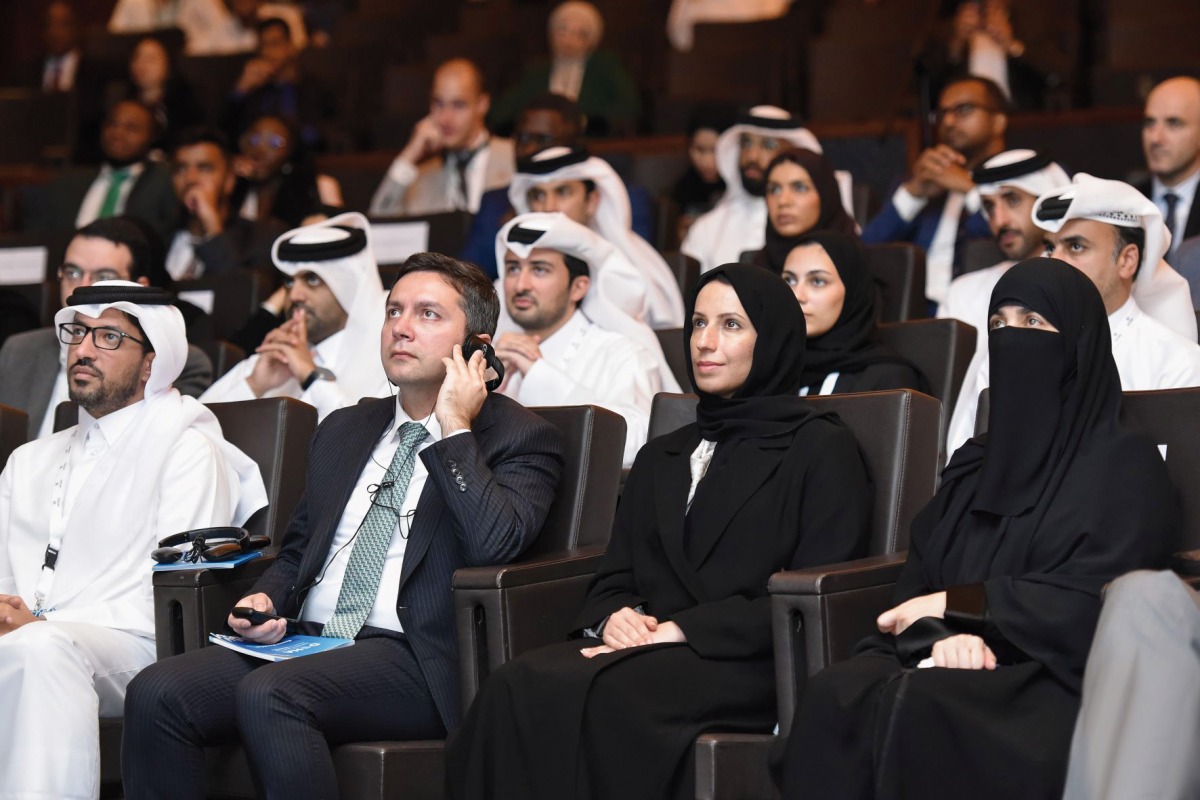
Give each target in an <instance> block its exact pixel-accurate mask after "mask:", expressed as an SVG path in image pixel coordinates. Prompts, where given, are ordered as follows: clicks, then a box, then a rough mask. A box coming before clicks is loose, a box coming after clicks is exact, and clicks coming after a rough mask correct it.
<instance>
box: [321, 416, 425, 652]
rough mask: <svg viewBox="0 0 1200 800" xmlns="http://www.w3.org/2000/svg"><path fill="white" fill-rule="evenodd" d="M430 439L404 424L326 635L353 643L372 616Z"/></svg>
mask: <svg viewBox="0 0 1200 800" xmlns="http://www.w3.org/2000/svg"><path fill="white" fill-rule="evenodd" d="M428 435H429V432H428V431H426V430H425V427H424V426H423V425H421V424H420V423H419V422H406V423H404V424H403V425H401V426H400V444H399V446H398V447H396V454H395V455H394V456H392V463H391V464H390V465H388V468H387V472H385V473H384V475H383V480H382V481H381V482H380V484H379V491H377V492H376V493H375V496H374V497H373V498H372V500H371V508H370V510H369V511H367V516H365V517H364V518H363V521H362V525H361V526H360V527H359V529H358V539H357V541H355V542H354V547H353V548H352V549H351V551H350V560H349V562H348V563H347V564H346V574H345V575H344V576H343V577H342V589H341V591H340V592H339V593H338V600H337V607H336V608H334V610H333V617H332V618H331V619H330V620H329V622H327V623H326V624H325V628H324V630H322V631H321V635H322V636H328V637H331V638H335V639H353V638H354V637H355V636H357V635H358V632H359V630H361V629H362V626H363V622H365V621H366V619H367V616H368V615H369V614H370V613H371V608H372V607H373V606H374V605H375V597H376V595H377V594H378V593H379V579H380V576H381V575H383V565H384V562H385V561H386V560H387V551H388V545H389V544H391V541H392V533H393V532H394V531H395V530H396V521H397V520H399V519H400V507H401V506H402V505H403V504H404V496H405V495H406V494H408V484H409V481H411V480H412V474H413V467H414V465H415V464H416V461H417V445H418V444H420V443H421V442H423V441H425V437H426V436H428Z"/></svg>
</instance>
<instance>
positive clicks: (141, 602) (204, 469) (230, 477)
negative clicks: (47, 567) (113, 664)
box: [45, 430, 238, 637]
mask: <svg viewBox="0 0 1200 800" xmlns="http://www.w3.org/2000/svg"><path fill="white" fill-rule="evenodd" d="M237 487H238V482H237V476H236V475H234V473H233V470H232V469H231V468H230V466H229V465H228V463H227V462H226V461H225V457H224V455H223V454H222V453H221V450H220V448H219V446H218V445H217V444H216V443H215V442H213V441H212V440H211V439H209V438H208V437H206V436H204V435H203V434H201V433H199V432H197V431H193V430H189V431H187V432H185V433H184V434H183V436H181V437H180V438H179V441H178V443H177V444H176V445H175V446H174V447H173V448H172V450H171V454H170V455H169V456H168V457H167V460H166V463H164V464H163V472H162V483H161V485H160V487H159V503H158V509H157V512H156V513H157V521H156V524H155V526H153V528H150V529H148V530H147V531H146V533H145V534H144V536H143V538H142V539H141V540H140V541H131V542H129V546H128V548H127V551H126V554H125V557H124V558H123V559H122V561H121V562H120V564H119V565H118V569H119V570H121V571H122V572H125V571H126V570H127V572H125V574H126V575H127V576H134V575H137V576H140V577H139V578H138V579H137V584H138V591H128V592H122V593H120V595H119V599H113V600H109V601H106V602H99V603H93V604H91V605H81V606H73V607H71V608H66V609H62V610H57V611H47V612H46V614H45V616H46V619H48V620H52V621H55V622H88V623H91V624H94V625H101V626H103V627H106V628H116V629H118V630H125V631H130V632H131V633H136V634H139V635H142V636H147V637H153V636H154V601H153V598H154V588H153V573H152V571H151V567H152V566H153V562H152V561H151V560H150V551H151V550H153V549H154V548H155V547H157V546H158V540H159V539H162V538H163V537H166V536H169V535H171V534H172V533H180V532H182V531H190V530H195V529H197V528H211V527H215V526H223V525H228V524H230V522H231V521H232V520H233V514H234V510H235V509H236V508H237V501H238V488H237ZM118 580H119V579H118ZM130 588H132V586H131V587H130Z"/></svg>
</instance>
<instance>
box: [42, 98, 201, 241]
mask: <svg viewBox="0 0 1200 800" xmlns="http://www.w3.org/2000/svg"><path fill="white" fill-rule="evenodd" d="M157 138H158V123H157V122H156V121H155V119H154V112H152V111H151V110H150V109H149V108H148V107H146V106H145V105H143V104H142V103H140V102H138V101H136V100H122V101H121V102H119V103H117V104H115V105H114V106H113V107H112V108H110V109H109V110H108V115H107V116H106V117H105V119H104V126H103V129H102V131H101V133H100V149H101V151H102V152H103V154H104V162H103V163H102V164H101V165H100V169H99V170H95V169H91V170H70V171H68V172H64V173H63V174H61V175H59V177H58V178H56V179H55V180H54V181H52V182H51V183H49V184H47V185H46V186H45V187H38V188H37V189H34V190H31V191H30V192H29V193H28V194H27V195H26V197H27V202H28V207H27V209H26V213H25V227H26V229H27V230H31V231H38V232H47V231H49V232H58V231H67V230H74V229H75V228H82V227H83V226H85V225H87V224H88V223H90V222H93V221H95V220H97V219H102V218H104V217H112V216H116V215H118V214H128V215H130V216H132V217H137V218H138V219H140V220H142V221H143V222H145V223H146V224H147V225H149V226H150V227H151V228H153V229H154V232H155V233H157V234H158V235H159V236H160V237H162V239H163V240H164V241H168V240H169V239H170V236H171V234H172V233H173V232H174V230H175V220H176V218H177V216H178V207H179V204H178V203H177V202H176V201H175V195H174V192H173V191H172V189H171V173H170V171H169V170H168V169H167V168H166V167H164V166H163V165H162V164H159V163H157V162H154V161H150V160H149V158H148V156H149V154H150V146H151V145H152V144H153V142H154V140H155V139H157Z"/></svg>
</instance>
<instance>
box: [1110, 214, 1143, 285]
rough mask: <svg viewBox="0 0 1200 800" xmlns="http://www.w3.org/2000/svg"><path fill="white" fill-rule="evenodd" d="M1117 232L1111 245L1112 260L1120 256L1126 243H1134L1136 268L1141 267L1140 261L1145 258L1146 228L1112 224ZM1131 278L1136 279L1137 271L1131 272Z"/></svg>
mask: <svg viewBox="0 0 1200 800" xmlns="http://www.w3.org/2000/svg"><path fill="white" fill-rule="evenodd" d="M1113 228H1114V229H1115V230H1116V232H1117V243H1116V244H1115V245H1113V255H1112V257H1113V261H1116V260H1117V258H1119V257H1120V255H1121V251H1122V250H1124V249H1125V246H1126V245H1130V244H1131V245H1134V246H1135V247H1137V251H1138V261H1137V263H1138V269H1141V266H1142V262H1143V261H1144V260H1145V259H1146V230H1145V228H1142V227H1141V226H1138V227H1136V228H1129V227H1126V226H1124V225H1113ZM1133 279H1134V280H1137V273H1136V272H1135V273H1133Z"/></svg>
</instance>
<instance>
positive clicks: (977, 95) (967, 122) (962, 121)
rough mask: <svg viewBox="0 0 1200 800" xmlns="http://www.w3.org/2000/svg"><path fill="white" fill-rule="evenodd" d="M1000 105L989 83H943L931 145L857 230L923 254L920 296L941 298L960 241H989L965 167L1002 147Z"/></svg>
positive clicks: (871, 240)
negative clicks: (904, 244) (910, 246)
mask: <svg viewBox="0 0 1200 800" xmlns="http://www.w3.org/2000/svg"><path fill="white" fill-rule="evenodd" d="M1007 106H1008V101H1007V100H1006V98H1005V96H1004V92H1003V91H1002V90H1001V89H1000V87H999V86H997V85H996V84H995V83H994V82H992V81H991V80H988V79H987V78H980V77H978V76H974V75H970V76H966V77H962V78H958V79H957V80H954V81H951V82H950V83H948V84H946V88H945V89H943V90H942V94H941V96H940V97H939V98H938V107H937V111H936V112H935V115H934V116H935V119H936V122H937V136H938V143H937V144H936V145H934V146H933V147H930V148H929V149H927V150H925V151H924V152H923V153H921V155H920V157H918V158H917V161H916V163H915V164H913V168H912V176H911V177H910V178H909V179H908V180H907V181H905V182H904V183H902V184H900V185H899V186H898V187H897V188H896V190H895V191H894V192H893V194H892V196H891V198H889V200H888V202H887V203H885V204H884V206H883V208H882V209H880V211H879V213H878V214H876V215H875V217H874V218H873V219H872V220H871V221H870V222H868V223H867V226H866V227H865V228H863V232H862V239H863V241H864V242H867V243H868V244H882V243H885V242H911V243H912V244H915V245H917V246H918V247H920V248H922V249H924V250H925V296H926V297H927V298H929V300H931V301H932V302H934V303H941V302H942V301H943V300H945V299H946V293H947V291H948V290H949V288H950V281H951V280H952V279H953V278H954V277H956V276H957V274H958V271H959V268H960V267H961V265H962V258H963V247H962V245H963V244H964V243H965V241H966V240H968V239H986V238H989V237H990V236H991V231H990V229H989V228H988V223H987V219H985V218H984V216H983V215H982V214H981V213H980V211H979V193H978V192H976V191H975V184H974V182H973V181H972V180H971V170H973V169H975V168H976V167H978V166H980V165H981V164H983V162H984V161H987V160H988V159H989V158H991V157H992V156H994V155H996V154H997V153H999V152H1001V151H1003V150H1004V132H1005V130H1006V129H1007V127H1008V115H1007V111H1008V109H1007Z"/></svg>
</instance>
